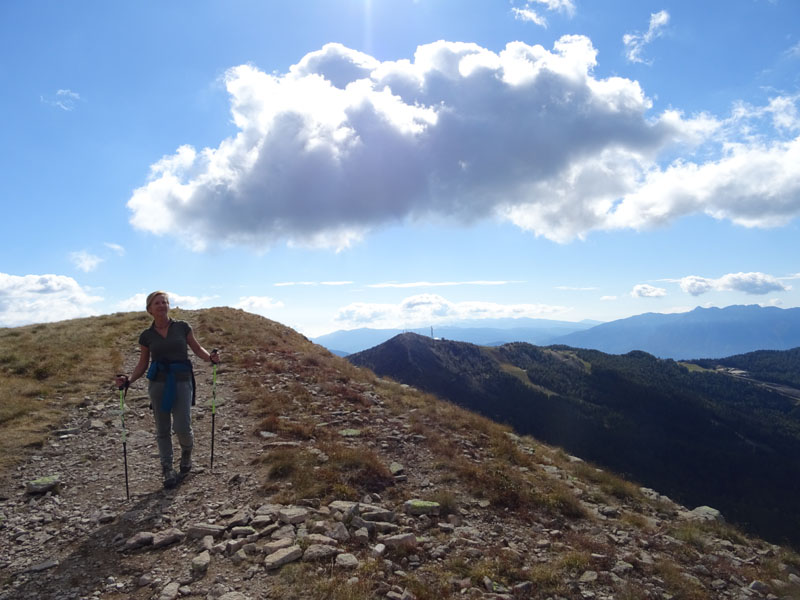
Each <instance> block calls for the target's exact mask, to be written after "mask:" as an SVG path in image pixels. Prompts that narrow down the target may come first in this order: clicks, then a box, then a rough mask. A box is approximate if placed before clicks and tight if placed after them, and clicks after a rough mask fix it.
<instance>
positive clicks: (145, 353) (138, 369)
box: [117, 345, 150, 387]
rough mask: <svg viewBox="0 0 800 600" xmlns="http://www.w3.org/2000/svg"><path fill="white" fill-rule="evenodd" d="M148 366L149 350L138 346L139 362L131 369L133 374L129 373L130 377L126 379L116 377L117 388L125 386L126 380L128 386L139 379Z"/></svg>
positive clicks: (124, 377)
mask: <svg viewBox="0 0 800 600" xmlns="http://www.w3.org/2000/svg"><path fill="white" fill-rule="evenodd" d="M149 364H150V348H148V347H147V346H141V345H140V346H139V362H138V363H136V366H135V367H134V368H133V372H132V373H131V375H130V377H126V376H125V375H120V376H117V387H121V386H123V385H125V380H126V379H127V382H128V385H130V384H132V383H133V382H134V381H136V380H137V379H139V378H140V377H141V376H142V375H144V372H145V371H147V367H148V365H149Z"/></svg>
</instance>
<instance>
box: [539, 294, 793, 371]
mask: <svg viewBox="0 0 800 600" xmlns="http://www.w3.org/2000/svg"><path fill="white" fill-rule="evenodd" d="M552 343H554V344H564V345H567V346H573V347H577V348H593V349H595V350H601V351H603V352H608V353H611V354H624V353H626V352H630V351H632V350H643V351H645V352H648V353H650V354H653V355H654V356H658V357H660V358H674V359H690V358H722V357H725V356H731V355H733V354H744V353H747V352H753V351H755V350H788V349H790V348H795V347H797V346H800V308H788V309H782V308H777V307H774V306H770V307H763V306H757V305H749V306H728V307H726V308H695V309H694V310H693V311H691V312H687V313H678V314H669V315H666V314H659V313H647V314H643V315H638V316H635V317H630V318H627V319H620V320H618V321H611V322H610V323H603V324H601V325H597V326H596V327H592V328H591V329H588V330H586V331H577V332H573V333H570V334H568V335H564V336H562V337H560V338H558V339H556V340H553V342H552Z"/></svg>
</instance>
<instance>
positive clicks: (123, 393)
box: [118, 375, 131, 500]
mask: <svg viewBox="0 0 800 600" xmlns="http://www.w3.org/2000/svg"><path fill="white" fill-rule="evenodd" d="M118 377H125V383H124V384H123V385H121V386H119V417H120V420H121V421H122V460H123V461H124V463H125V497H126V498H127V499H128V500H130V499H131V492H130V489H129V488H128V436H127V431H126V430H125V397H126V396H127V395H128V386H129V383H128V378H127V377H126V376H125V375H119V376H118ZM123 390H124V391H123Z"/></svg>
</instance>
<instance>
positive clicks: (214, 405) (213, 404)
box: [211, 348, 217, 473]
mask: <svg viewBox="0 0 800 600" xmlns="http://www.w3.org/2000/svg"><path fill="white" fill-rule="evenodd" d="M216 353H217V349H216V348H214V349H213V350H212V351H211V356H214V355H216ZM211 381H212V384H211V472H212V473H213V472H214V426H215V424H216V420H217V363H214V377H213V379H212V380H211Z"/></svg>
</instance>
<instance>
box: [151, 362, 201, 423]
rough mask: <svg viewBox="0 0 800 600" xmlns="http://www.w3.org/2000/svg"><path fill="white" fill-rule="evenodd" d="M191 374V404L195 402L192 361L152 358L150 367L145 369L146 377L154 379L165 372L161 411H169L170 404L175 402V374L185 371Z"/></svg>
mask: <svg viewBox="0 0 800 600" xmlns="http://www.w3.org/2000/svg"><path fill="white" fill-rule="evenodd" d="M186 372H188V373H189V374H190V375H191V381H192V406H194V402H195V384H194V371H193V370H192V362H191V361H190V360H154V361H153V362H151V363H150V368H149V369H148V370H147V378H148V379H149V380H150V381H155V380H156V379H157V378H158V376H159V375H160V374H162V373H163V374H166V377H167V378H166V385H165V386H164V394H163V396H162V397H161V411H162V412H170V411H171V410H172V404H173V403H174V402H175V382H176V379H175V374H176V373H186Z"/></svg>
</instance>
